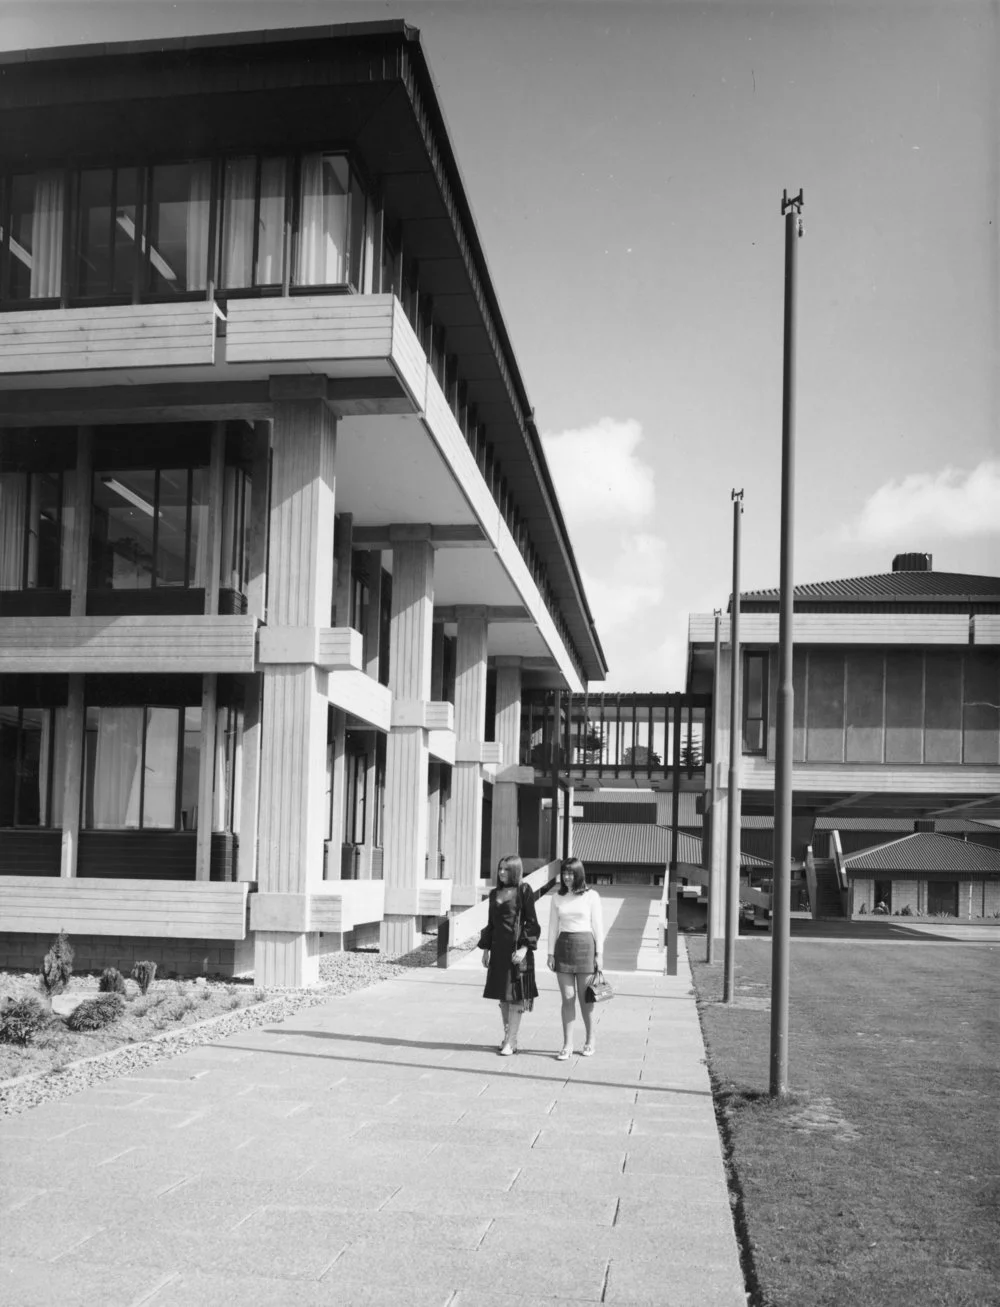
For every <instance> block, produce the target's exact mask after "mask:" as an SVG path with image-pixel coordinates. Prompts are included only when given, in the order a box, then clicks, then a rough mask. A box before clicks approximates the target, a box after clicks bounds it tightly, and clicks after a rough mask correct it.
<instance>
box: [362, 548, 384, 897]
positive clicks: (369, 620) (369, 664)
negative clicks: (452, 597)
mask: <svg viewBox="0 0 1000 1307" xmlns="http://www.w3.org/2000/svg"><path fill="white" fill-rule="evenodd" d="M381 615H382V553H381V551H380V550H378V549H371V550H369V551H368V611H367V613H366V614H365V623H364V630H363V631H362V633H361V634H362V635H363V636H364V642H365V652H364V657H365V675H366V676H370V677H371V678H372V680H373V681H377V680H378V672H379V666H378V648H379V635H380V633H381ZM377 739H378V736H377V733H376V732H375V731H370V732H369V733H368V735H367V745H366V748H367V752H368V766H367V768H366V771H365V795H366V796H367V801H366V803H365V842H364V847H363V848H362V850H361V864H360V866H359V867H358V876H359V877H360V878H361V879H362V880H370V879H371V874H372V849H373V848H374V847H375V750H376V747H377V744H376V742H377Z"/></svg>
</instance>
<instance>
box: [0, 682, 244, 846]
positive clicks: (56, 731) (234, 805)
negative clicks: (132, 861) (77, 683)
mask: <svg viewBox="0 0 1000 1307" xmlns="http://www.w3.org/2000/svg"><path fill="white" fill-rule="evenodd" d="M201 716H202V714H201V708H200V707H193V708H192V707H186V708H180V707H163V706H159V705H151V704H149V705H142V706H128V707H88V708H87V713H86V728H85V733H84V754H83V791H82V807H81V814H80V820H81V825H82V826H83V828H84V829H85V830H196V829H197V827H198V821H199V814H198V799H199V783H200V772H201V726H202V721H201ZM242 733H243V723H242V710H241V709H239V708H233V707H227V706H223V707H220V708H219V711H218V714H217V717H216V741H215V782H214V791H213V792H214V798H213V806H214V811H213V812H212V814H211V823H212V829H213V830H217V831H235V830H237V829H238V824H239V823H238V814H239V778H240V769H239V767H238V765H237V755H238V751H239V745H240V741H241V740H242ZM65 780H66V709H65V708H63V707H42V708H39V707H15V706H12V705H8V706H4V707H0V827H4V826H28V827H32V826H40V827H59V826H61V825H62V805H63V795H64V789H65Z"/></svg>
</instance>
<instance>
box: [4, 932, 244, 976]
mask: <svg viewBox="0 0 1000 1307" xmlns="http://www.w3.org/2000/svg"><path fill="white" fill-rule="evenodd" d="M54 938H55V936H54V935H52V934H47V935H28V934H0V968H3V969H5V970H25V971H37V970H38V969H39V968H40V967H41V965H42V959H43V958H44V956H45V954H46V953H47V952H48V949H49V946H50V944H51V943H52V940H53V939H54ZM70 943H71V944H72V945H73V953H74V957H73V970H74V971H103V970H104V968H105V967H117V968H118V970H119V971H120V972H121V973H122V974H123V975H125V976H127V975H128V974H129V972H130V971H131V970H132V966H133V964H134V963H135V962H139V961H142V960H144V959H148V960H149V961H151V962H155V963H156V974H157V975H158V976H160V977H161V978H163V977H170V976H172V975H177V976H222V977H226V978H232V977H237V976H238V977H252V976H253V940H252V939H241V940H231V939H162V938H152V939H149V938H143V939H137V938H135V937H132V936H122V935H71V936H70Z"/></svg>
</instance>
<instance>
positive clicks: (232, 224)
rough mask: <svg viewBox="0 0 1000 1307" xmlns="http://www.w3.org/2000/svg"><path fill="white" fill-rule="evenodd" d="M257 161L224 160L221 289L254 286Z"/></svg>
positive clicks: (250, 159)
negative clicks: (222, 287)
mask: <svg viewBox="0 0 1000 1307" xmlns="http://www.w3.org/2000/svg"><path fill="white" fill-rule="evenodd" d="M256 180H257V161H256V159H254V158H250V157H247V158H242V159H227V160H226V168H225V177H224V189H223V204H222V285H223V286H225V287H227V288H228V289H230V290H239V289H241V288H243V287H246V286H252V285H253V211H254V186H255V184H256Z"/></svg>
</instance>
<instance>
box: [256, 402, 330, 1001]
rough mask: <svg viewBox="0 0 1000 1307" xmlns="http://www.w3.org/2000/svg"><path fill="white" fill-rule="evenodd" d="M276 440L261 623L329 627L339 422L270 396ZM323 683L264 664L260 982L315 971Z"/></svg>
mask: <svg viewBox="0 0 1000 1307" xmlns="http://www.w3.org/2000/svg"><path fill="white" fill-rule="evenodd" d="M277 380H278V379H276V381H277ZM281 380H282V381H284V379H281ZM299 380H300V379H298V378H289V379H288V381H289V382H291V381H299ZM273 444H274V456H273V463H272V486H271V510H270V548H269V560H268V561H269V566H268V605H267V607H268V621H269V626H271V627H276V626H277V627H281V626H293V627H294V626H299V627H302V626H306V627H319V626H326V625H328V623H329V620H330V612H331V607H332V604H333V522H334V502H335V477H334V465H335V461H336V445H337V441H336V423H335V420H334V418H333V416H332V415H331V413H330V411H329V409H328V408H327V406H326V403H325V402H324V401H323V400H322V399H320V398H309V397H303V398H294V397H293V398H283V397H279V398H276V400H275V404H274V434H273ZM326 680H327V678H326V675H325V674H324V673H322V672H320V671H319V670H318V669H317V668H316V667H315V666H313V665H312V664H308V663H307V664H301V663H289V664H280V663H279V664H268V665H267V666H266V668H265V671H264V696H263V710H262V716H261V760H260V795H261V801H260V817H259V822H258V847H257V883H258V890H259V896H258V897H260V898H261V903H260V905H259V906H257V905H255V909H256V911H257V918H258V921H259V923H261V924H260V925H259V926H258V928H257V930H256V934H255V940H254V974H255V977H256V979H257V981H258V983H260V984H275V985H304V984H308V983H310V982H311V981H314V980H315V979H316V978H317V976H318V969H319V959H318V939H317V935H316V933H315V932H309V931H307V930H306V929H305V926H306V924H307V905H308V895H309V893H310V891H311V890H313V889H314V888H316V887H317V886H318V885H319V884H320V882H321V881H322V878H323V840H324V837H325V816H326V792H325V791H326V743H327V714H328V700H327V697H326ZM264 895H267V896H268V897H267V899H264V898H263V896H264Z"/></svg>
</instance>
